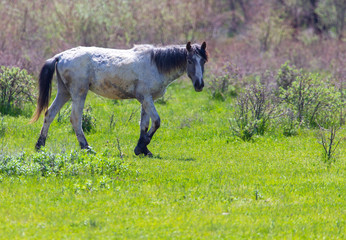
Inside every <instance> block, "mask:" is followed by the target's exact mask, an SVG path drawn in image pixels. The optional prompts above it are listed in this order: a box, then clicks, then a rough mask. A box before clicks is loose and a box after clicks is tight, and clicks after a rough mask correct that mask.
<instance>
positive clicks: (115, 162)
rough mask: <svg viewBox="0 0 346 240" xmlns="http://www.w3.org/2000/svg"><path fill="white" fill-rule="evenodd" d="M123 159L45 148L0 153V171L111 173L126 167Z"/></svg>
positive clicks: (33, 174) (118, 171)
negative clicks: (11, 153)
mask: <svg viewBox="0 0 346 240" xmlns="http://www.w3.org/2000/svg"><path fill="white" fill-rule="evenodd" d="M126 169H127V166H126V165H124V163H123V161H121V160H119V159H116V158H114V157H113V156H109V155H108V154H107V153H103V154H96V155H95V154H88V153H87V152H86V151H81V152H74V151H72V152H71V153H68V154H53V153H49V152H45V151H41V152H38V153H35V154H33V155H28V154H26V153H25V152H23V153H20V154H19V155H16V156H10V155H0V175H1V174H5V175H8V176H21V175H24V176H37V175H40V176H57V175H63V176H75V175H104V174H106V175H112V174H118V173H120V172H123V171H126Z"/></svg>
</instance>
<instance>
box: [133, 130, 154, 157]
mask: <svg viewBox="0 0 346 240" xmlns="http://www.w3.org/2000/svg"><path fill="white" fill-rule="evenodd" d="M150 140H151V137H149V135H148V133H147V132H146V131H141V135H140V137H139V140H138V143H137V146H136V148H135V154H136V155H139V154H141V153H143V154H144V155H152V153H151V152H150V151H149V150H148V147H147V146H148V144H149V143H150Z"/></svg>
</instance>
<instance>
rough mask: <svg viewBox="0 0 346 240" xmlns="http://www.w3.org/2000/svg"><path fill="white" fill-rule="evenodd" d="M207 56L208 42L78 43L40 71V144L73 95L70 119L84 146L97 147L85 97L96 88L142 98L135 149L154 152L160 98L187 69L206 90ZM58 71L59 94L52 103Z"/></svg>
mask: <svg viewBox="0 0 346 240" xmlns="http://www.w3.org/2000/svg"><path fill="white" fill-rule="evenodd" d="M207 61H208V53H207V50H206V42H203V43H202V44H201V45H199V44H191V42H188V43H187V44H186V45H171V46H165V47H155V46H153V45H134V47H133V48H131V49H110V48H99V47H76V48H72V49H69V50H66V51H64V52H61V53H59V54H57V55H55V56H54V57H52V58H50V59H48V60H46V62H45V64H44V65H43V67H42V69H41V72H40V74H39V80H38V85H39V94H38V98H37V107H36V111H35V113H34V115H33V117H32V119H31V121H30V122H31V123H33V122H36V121H37V120H38V119H39V117H40V115H41V113H42V111H45V117H44V123H43V126H42V129H41V132H40V136H39V138H38V140H37V143H36V145H35V148H36V150H40V148H41V147H42V146H45V143H46V138H47V134H48V129H49V126H50V124H51V123H52V121H53V120H54V118H55V116H56V114H57V113H58V112H59V110H60V109H61V107H62V106H63V105H64V104H65V103H66V102H67V101H68V100H70V99H71V100H72V110H71V116H70V122H71V124H72V126H73V129H74V131H75V134H76V136H77V139H78V141H79V144H80V147H81V149H88V150H91V147H90V146H89V144H88V142H87V140H86V138H85V135H84V133H83V129H82V114H83V108H84V103H85V99H86V96H87V93H88V91H89V90H90V91H92V92H94V93H96V94H98V95H101V96H103V97H106V98H110V99H137V100H138V101H139V102H140V104H141V121H140V137H139V140H138V142H137V146H136V147H135V149H134V153H135V154H136V155H139V154H144V155H145V156H152V153H151V152H150V151H149V150H148V147H147V146H148V145H149V143H150V142H151V139H152V138H153V136H154V134H155V132H156V131H157V129H158V128H159V127H160V116H159V114H158V113H157V111H156V108H155V105H154V101H155V100H156V99H158V98H160V97H162V96H163V95H164V93H165V92H166V88H167V87H168V85H169V84H171V83H172V82H173V81H174V80H176V79H177V78H179V77H180V76H182V75H183V74H184V73H185V72H187V76H188V77H189V78H190V79H191V81H192V84H193V86H194V89H195V91H197V92H201V91H202V90H203V87H204V81H203V73H204V64H205V63H206V62H207ZM54 72H56V76H57V77H56V79H57V95H56V97H55V99H54V101H53V103H52V104H51V105H50V107H49V108H48V105H49V99H50V95H51V91H52V78H53V75H54ZM150 119H151V127H150V129H149V131H148V128H149V122H150Z"/></svg>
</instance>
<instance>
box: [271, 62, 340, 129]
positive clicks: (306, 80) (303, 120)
mask: <svg viewBox="0 0 346 240" xmlns="http://www.w3.org/2000/svg"><path fill="white" fill-rule="evenodd" d="M277 83H278V86H279V94H280V98H281V100H282V101H283V107H284V108H285V109H291V110H292V111H293V113H294V117H295V118H296V119H297V121H298V122H299V124H300V125H303V124H305V125H306V126H310V127H317V119H318V116H322V115H323V114H324V113H325V112H326V111H333V109H337V108H340V107H341V104H342V102H341V94H340V91H338V90H337V89H336V88H335V87H334V86H333V85H332V84H331V83H330V82H329V80H328V79H323V78H322V77H321V76H320V75H319V74H315V73H304V72H303V71H302V70H297V69H295V68H294V67H290V66H288V65H287V63H285V64H284V65H283V66H282V67H281V69H280V71H279V72H278V76H277Z"/></svg>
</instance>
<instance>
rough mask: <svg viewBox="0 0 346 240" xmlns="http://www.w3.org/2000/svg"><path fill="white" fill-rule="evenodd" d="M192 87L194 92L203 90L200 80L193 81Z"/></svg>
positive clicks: (202, 83) (202, 82)
mask: <svg viewBox="0 0 346 240" xmlns="http://www.w3.org/2000/svg"><path fill="white" fill-rule="evenodd" d="M193 86H194V88H195V91H196V92H201V91H202V90H203V87H204V81H203V79H201V81H195V83H194V84H193Z"/></svg>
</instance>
